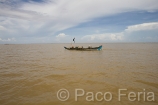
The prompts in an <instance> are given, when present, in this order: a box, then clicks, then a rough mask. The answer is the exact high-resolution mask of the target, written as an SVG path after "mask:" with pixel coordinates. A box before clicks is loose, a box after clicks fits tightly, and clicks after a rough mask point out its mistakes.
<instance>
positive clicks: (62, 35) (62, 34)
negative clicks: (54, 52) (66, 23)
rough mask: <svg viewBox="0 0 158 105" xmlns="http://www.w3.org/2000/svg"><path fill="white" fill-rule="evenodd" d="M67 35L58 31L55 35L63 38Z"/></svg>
mask: <svg viewBox="0 0 158 105" xmlns="http://www.w3.org/2000/svg"><path fill="white" fill-rule="evenodd" d="M66 36H68V35H65V34H64V33H60V34H59V35H57V36H56V38H64V37H66Z"/></svg>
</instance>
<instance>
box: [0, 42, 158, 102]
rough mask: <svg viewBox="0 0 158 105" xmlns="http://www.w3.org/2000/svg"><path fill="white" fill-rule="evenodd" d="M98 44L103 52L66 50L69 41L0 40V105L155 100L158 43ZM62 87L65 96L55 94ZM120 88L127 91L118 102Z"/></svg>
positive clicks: (157, 91) (157, 80) (157, 100)
mask: <svg viewBox="0 0 158 105" xmlns="http://www.w3.org/2000/svg"><path fill="white" fill-rule="evenodd" d="M78 45H80V46H85V47H86V46H88V44H78ZM91 45H92V46H99V45H100V44H91ZM102 45H103V49H102V51H69V50H65V49H64V48H63V46H69V44H28V45H0V105H70V104H71V105H99V104H100V105H127V104H129V105H142V104H143V105H157V104H158V43H137V44H132V43H128V44H127V43H124V44H102ZM62 88H64V89H67V90H68V91H69V95H70V96H69V99H68V100H66V101H60V100H59V99H58V98H57V92H58V90H59V89H62ZM77 89H78V90H77ZM120 89H127V90H121V94H126V96H123V95H122V96H121V97H120V101H119V95H120V94H119V90H120ZM75 92H76V93H77V95H78V96H77V95H76V94H75ZM130 92H133V93H132V94H133V97H132V98H130V99H132V100H134V101H133V102H131V101H130V100H129V98H128V94H129V93H130ZM140 92H142V93H140ZM149 92H152V93H154V101H152V99H153V96H151V97H149V95H151V93H149ZM110 94H111V95H112V96H110ZM134 94H135V95H136V96H134ZM138 94H141V95H138ZM66 95H67V94H66V93H65V92H63V93H61V94H59V95H58V97H60V96H61V98H65V97H66ZM79 95H80V96H79ZM104 96H105V97H104ZM75 97H77V101H76V98H75Z"/></svg>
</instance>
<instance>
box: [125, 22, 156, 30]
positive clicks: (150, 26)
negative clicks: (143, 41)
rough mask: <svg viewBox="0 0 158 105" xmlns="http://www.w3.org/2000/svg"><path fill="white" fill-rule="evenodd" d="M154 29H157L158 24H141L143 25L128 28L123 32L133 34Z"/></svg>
mask: <svg viewBox="0 0 158 105" xmlns="http://www.w3.org/2000/svg"><path fill="white" fill-rule="evenodd" d="M155 29H158V22H152V23H143V24H137V25H132V26H128V28H127V29H126V30H125V31H126V32H134V31H143V30H155Z"/></svg>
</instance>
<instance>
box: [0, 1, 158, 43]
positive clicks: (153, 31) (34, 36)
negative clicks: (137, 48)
mask: <svg viewBox="0 0 158 105" xmlns="http://www.w3.org/2000/svg"><path fill="white" fill-rule="evenodd" d="M74 37H75V39H76V42H77V43H93V42H94V43H96V42H97V43H106V42H158V0H0V43H1V44H5V43H15V44H16V43H71V42H72V39H73V38H74Z"/></svg>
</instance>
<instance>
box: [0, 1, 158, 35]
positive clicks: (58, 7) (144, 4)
mask: <svg viewBox="0 0 158 105" xmlns="http://www.w3.org/2000/svg"><path fill="white" fill-rule="evenodd" d="M3 1H4V0H3ZM15 1H17V0H14V2H15ZM18 1H19V0H18ZM10 2H11V1H10ZM9 4H10V5H8V4H7V3H4V4H0V14H1V16H5V17H11V18H17V19H19V18H20V19H24V20H27V21H28V22H27V23H25V24H26V25H28V24H29V26H32V24H30V23H34V22H35V23H42V24H43V29H48V31H51V32H54V33H55V32H58V31H61V30H64V29H67V28H70V27H73V26H76V25H78V24H80V23H83V22H87V21H91V20H92V19H94V18H97V17H102V16H109V15H113V14H118V13H122V12H129V11H139V10H146V11H154V10H157V9H158V1H157V0H132V1H131V0H119V1H116V0H46V1H45V2H30V1H29V2H20V3H19V4H18V2H16V3H15V4H16V6H14V5H13V4H14V3H9ZM36 21H37V22H36ZM25 24H24V25H25ZM15 25H16V24H15ZM34 29H35V30H37V31H38V30H41V29H40V28H38V25H37V26H36V27H34Z"/></svg>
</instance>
